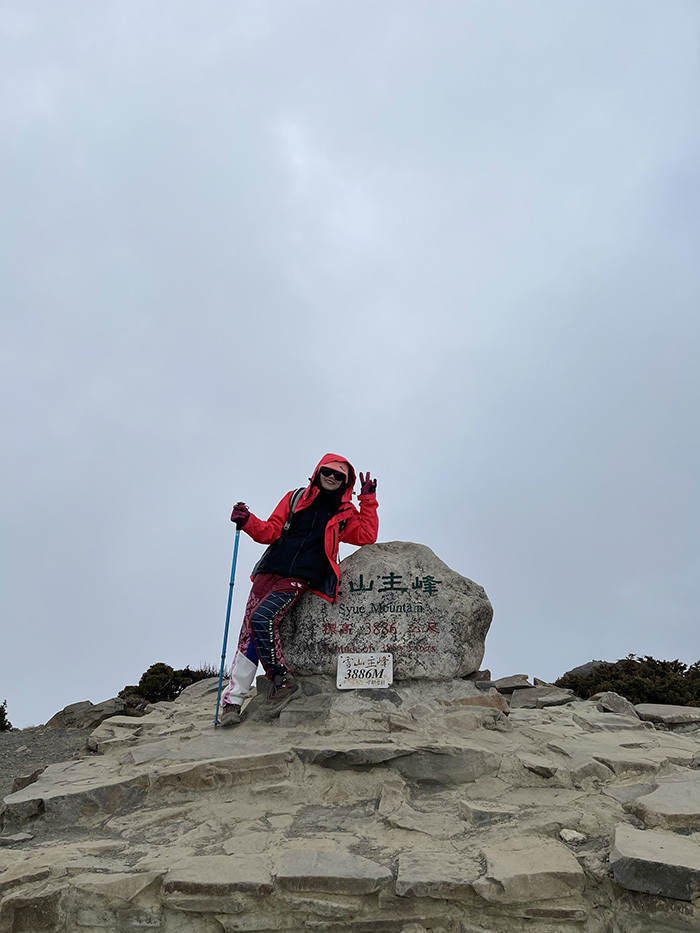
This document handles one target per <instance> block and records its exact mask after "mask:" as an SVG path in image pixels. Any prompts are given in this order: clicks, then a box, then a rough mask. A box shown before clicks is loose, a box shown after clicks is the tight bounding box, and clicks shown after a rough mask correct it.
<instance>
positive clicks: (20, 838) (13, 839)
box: [0, 833, 34, 846]
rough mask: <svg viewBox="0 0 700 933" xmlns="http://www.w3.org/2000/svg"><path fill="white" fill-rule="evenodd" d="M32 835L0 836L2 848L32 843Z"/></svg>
mask: <svg viewBox="0 0 700 933" xmlns="http://www.w3.org/2000/svg"><path fill="white" fill-rule="evenodd" d="M33 838H34V836H33V835H32V834H31V833H14V835H12V836H0V846H16V845H18V844H19V843H22V842H31V840H32V839H33Z"/></svg>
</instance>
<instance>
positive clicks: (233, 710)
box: [219, 703, 241, 726]
mask: <svg viewBox="0 0 700 933" xmlns="http://www.w3.org/2000/svg"><path fill="white" fill-rule="evenodd" d="M240 721H241V708H240V706H238V705H237V704H236V703H224V711H223V713H222V714H221V719H220V720H219V725H220V726H236V725H238V723H239V722H240Z"/></svg>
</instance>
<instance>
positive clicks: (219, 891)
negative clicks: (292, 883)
mask: <svg viewBox="0 0 700 933" xmlns="http://www.w3.org/2000/svg"><path fill="white" fill-rule="evenodd" d="M163 891H164V893H165V894H166V895H167V894H180V895H193V896H197V897H204V896H206V897H225V896H226V895H229V894H231V893H232V892H234V891H243V892H246V893H249V894H269V893H271V891H272V876H271V872H270V865H269V863H268V862H266V861H265V859H263V858H262V857H256V856H251V855H247V856H246V857H245V858H236V857H235V856H229V855H200V856H193V857H191V858H185V859H182V860H181V861H179V862H176V863H175V864H174V865H173V867H172V868H171V869H170V871H169V872H168V873H167V875H166V876H165V880H164V881H163Z"/></svg>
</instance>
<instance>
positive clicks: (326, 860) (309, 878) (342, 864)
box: [275, 845, 392, 894]
mask: <svg viewBox="0 0 700 933" xmlns="http://www.w3.org/2000/svg"><path fill="white" fill-rule="evenodd" d="M275 876H276V880H277V884H278V885H279V886H280V887H282V888H285V889H286V890H288V891H324V892H326V893H328V894H371V893H372V892H374V891H378V890H379V888H381V887H382V886H383V885H386V884H388V883H389V882H390V881H391V880H392V874H391V872H390V871H389V869H388V868H384V867H383V866H381V865H378V864H377V863H376V862H373V861H371V860H370V859H367V858H363V857H362V856H360V855H352V854H351V853H350V852H344V851H341V850H339V849H335V848H333V849H327V850H325V851H324V850H319V849H318V848H317V847H313V848H311V847H310V846H308V845H306V846H304V845H298V846H295V847H294V848H293V849H292V850H291V851H288V852H286V853H285V854H283V855H282V856H281V857H280V858H279V860H278V861H277V866H276V869H275Z"/></svg>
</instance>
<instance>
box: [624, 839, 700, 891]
mask: <svg viewBox="0 0 700 933" xmlns="http://www.w3.org/2000/svg"><path fill="white" fill-rule="evenodd" d="M610 865H611V866H612V871H613V877H614V878H615V881H616V882H617V884H619V885H620V886H621V887H623V888H628V889H629V890H630V891H642V892H643V893H645V894H656V895H661V896H662V897H672V898H675V899H676V900H680V901H689V900H691V898H692V897H693V895H694V894H696V893H697V892H698V891H700V846H698V844H697V843H696V842H693V841H692V840H691V839H687V838H685V837H683V836H675V835H672V834H671V833H662V832H656V831H654V830H640V829H635V828H634V827H633V826H628V825H627V824H626V823H620V824H619V825H618V826H617V827H616V828H615V841H614V843H613V846H612V850H611V853H610Z"/></svg>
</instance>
